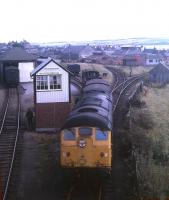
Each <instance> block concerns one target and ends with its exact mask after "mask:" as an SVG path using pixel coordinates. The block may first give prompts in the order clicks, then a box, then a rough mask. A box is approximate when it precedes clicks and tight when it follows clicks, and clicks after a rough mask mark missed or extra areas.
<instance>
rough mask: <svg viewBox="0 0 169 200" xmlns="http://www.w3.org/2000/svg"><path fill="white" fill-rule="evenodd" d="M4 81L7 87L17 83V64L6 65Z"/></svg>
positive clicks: (14, 85)
mask: <svg viewBox="0 0 169 200" xmlns="http://www.w3.org/2000/svg"><path fill="white" fill-rule="evenodd" d="M4 78H5V83H6V85H7V86H9V87H16V86H17V85H18V84H19V69H18V67H17V66H6V67H5V70H4Z"/></svg>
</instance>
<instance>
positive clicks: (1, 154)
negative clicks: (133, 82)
mask: <svg viewBox="0 0 169 200" xmlns="http://www.w3.org/2000/svg"><path fill="white" fill-rule="evenodd" d="M4 108H5V109H4V114H3V117H2V119H1V126H0V177H1V180H2V195H3V200H6V199H10V196H13V195H14V191H12V190H13V186H12V185H14V184H15V181H14V180H13V176H12V175H13V173H14V165H17V164H18V163H17V160H16V153H17V152H18V140H19V131H20V101H19V94H18V90H17V89H16V88H10V89H9V90H8V95H7V100H6V103H5V105H4ZM11 188H12V190H11ZM11 199H15V197H14V196H13V197H11Z"/></svg>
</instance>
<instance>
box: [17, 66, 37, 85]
mask: <svg viewBox="0 0 169 200" xmlns="http://www.w3.org/2000/svg"><path fill="white" fill-rule="evenodd" d="M33 69H34V63H33V62H25V63H24V62H22V63H19V82H21V83H24V82H32V81H33V79H32V78H31V77H30V73H31V71H32V70H33Z"/></svg>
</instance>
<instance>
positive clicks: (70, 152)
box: [60, 79, 113, 168]
mask: <svg viewBox="0 0 169 200" xmlns="http://www.w3.org/2000/svg"><path fill="white" fill-rule="evenodd" d="M112 105H113V99H112V94H111V92H110V85H109V84H108V83H107V82H106V81H105V80H103V79H93V80H90V81H87V82H86V84H85V86H84V87H83V89H82V95H81V97H80V99H79V100H78V102H77V103H76V104H75V106H74V108H73V110H72V111H71V112H70V114H69V116H68V118H67V119H66V121H65V124H64V125H63V127H62V129H61V132H60V141H61V150H60V163H61V166H62V167H65V168H111V165H112V138H113V137H112V134H113V133H112V129H113V127H112Z"/></svg>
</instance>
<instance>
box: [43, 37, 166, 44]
mask: <svg viewBox="0 0 169 200" xmlns="http://www.w3.org/2000/svg"><path fill="white" fill-rule="evenodd" d="M68 44H72V45H85V44H91V45H106V44H107V45H169V38H128V39H113V40H111V39H110V40H92V41H71V42H66V41H62V42H49V43H40V44H39V45H40V46H64V45H68Z"/></svg>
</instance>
